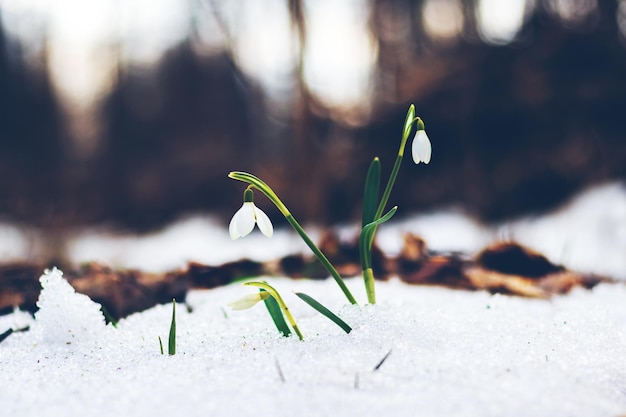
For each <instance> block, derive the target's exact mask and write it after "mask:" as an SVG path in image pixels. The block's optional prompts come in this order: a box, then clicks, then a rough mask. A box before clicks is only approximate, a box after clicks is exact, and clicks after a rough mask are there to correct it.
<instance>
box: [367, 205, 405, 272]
mask: <svg viewBox="0 0 626 417" xmlns="http://www.w3.org/2000/svg"><path fill="white" fill-rule="evenodd" d="M396 211H398V206H394V207H393V208H392V209H391V210H389V211H388V212H387V214H385V215H384V216H382V217H381V218H380V219H378V220H374V221H373V222H370V223H368V224H367V225H365V226H364V227H363V229H361V235H360V237H359V250H360V251H361V261H362V262H363V265H362V267H363V269H366V268H369V267H371V266H372V254H371V248H372V240H373V237H374V232H376V228H377V227H378V226H379V225H381V224H383V223H385V222H386V221H388V220H389V219H391V218H392V217H393V215H394V214H396Z"/></svg>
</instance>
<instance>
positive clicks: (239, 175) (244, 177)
mask: <svg viewBox="0 0 626 417" xmlns="http://www.w3.org/2000/svg"><path fill="white" fill-rule="evenodd" d="M228 176H229V177H230V178H232V179H235V180H238V181H243V182H245V183H248V184H250V185H251V186H253V187H254V188H256V189H258V190H259V191H261V192H262V193H263V194H265V196H266V197H267V198H269V199H270V201H271V202H272V203H274V205H276V207H277V208H278V210H280V212H281V213H282V214H283V216H285V218H286V219H287V221H288V222H289V224H290V225H291V227H293V229H294V230H295V231H296V232H297V233H298V234H299V235H300V237H301V238H302V240H304V243H306V244H307V246H308V247H309V248H310V249H311V251H312V252H313V254H314V255H315V257H316V258H317V259H318V260H319V261H320V263H321V264H322V265H323V266H324V268H325V269H326V271H328V273H329V274H330V275H331V276H332V277H333V278H334V279H335V282H337V285H339V288H341V291H343V293H344V295H345V296H346V298H347V299H348V301H349V302H350V303H352V304H357V302H356V299H355V298H354V296H353V295H352V293H351V292H350V290H349V289H348V287H347V286H346V283H345V282H344V281H343V278H341V275H339V272H337V270H336V269H335V267H334V266H333V265H332V264H331V263H330V261H329V260H328V258H327V257H326V255H324V254H323V253H322V251H321V250H320V249H319V248H318V247H317V246H316V245H315V243H313V241H312V240H311V238H310V237H309V235H307V233H306V232H305V231H304V229H303V228H302V226H300V223H298V221H297V220H296V219H295V218H294V217H293V215H292V214H291V213H290V212H289V210H288V209H287V207H286V206H285V204H283V202H282V201H281V200H280V198H278V196H277V195H276V193H275V192H274V191H273V190H272V189H271V188H270V187H269V186H268V185H267V184H266V183H265V182H263V181H262V180H261V179H259V178H258V177H255V176H254V175H252V174H249V173H247V172H241V171H233V172H231V173H229V174H228Z"/></svg>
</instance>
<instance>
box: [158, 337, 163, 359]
mask: <svg viewBox="0 0 626 417" xmlns="http://www.w3.org/2000/svg"><path fill="white" fill-rule="evenodd" d="M159 347H160V348H161V355H163V341H162V340H161V336H159Z"/></svg>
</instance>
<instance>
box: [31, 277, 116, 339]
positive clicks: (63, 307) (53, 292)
mask: <svg viewBox="0 0 626 417" xmlns="http://www.w3.org/2000/svg"><path fill="white" fill-rule="evenodd" d="M39 282H40V283H41V287H42V290H41V293H40V294H39V299H38V300H37V307H39V311H37V313H36V314H35V322H34V324H33V326H32V332H33V333H34V334H36V335H37V336H38V339H39V340H40V341H41V342H43V343H45V344H50V345H70V344H79V345H80V344H92V343H93V342H95V341H96V340H98V339H99V338H100V337H101V336H102V333H103V331H105V329H106V322H105V320H104V316H103V314H102V312H101V311H100V308H101V306H100V304H98V303H96V302H94V301H92V300H91V299H90V298H89V297H87V296H86V295H84V294H78V293H77V292H76V291H75V290H74V288H72V286H71V285H70V284H69V283H68V282H67V280H66V279H65V278H63V272H62V271H61V270H59V269H57V268H53V269H52V270H49V269H47V270H46V271H45V272H44V274H43V275H42V276H41V277H40V278H39Z"/></svg>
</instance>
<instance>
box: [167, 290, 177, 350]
mask: <svg viewBox="0 0 626 417" xmlns="http://www.w3.org/2000/svg"><path fill="white" fill-rule="evenodd" d="M167 353H168V354H170V355H176V299H173V300H172V323H171V324H170V337H169V339H168V342H167Z"/></svg>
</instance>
